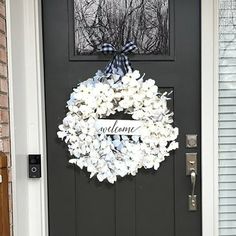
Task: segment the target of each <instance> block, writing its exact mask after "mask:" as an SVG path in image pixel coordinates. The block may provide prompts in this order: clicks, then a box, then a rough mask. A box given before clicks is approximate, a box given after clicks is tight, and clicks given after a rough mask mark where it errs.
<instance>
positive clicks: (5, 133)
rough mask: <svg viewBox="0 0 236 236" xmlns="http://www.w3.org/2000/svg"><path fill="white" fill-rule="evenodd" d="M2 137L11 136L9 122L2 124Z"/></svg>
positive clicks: (0, 134) (0, 129) (0, 131)
mask: <svg viewBox="0 0 236 236" xmlns="http://www.w3.org/2000/svg"><path fill="white" fill-rule="evenodd" d="M0 137H1V138H3V137H9V125H8V124H1V125H0Z"/></svg>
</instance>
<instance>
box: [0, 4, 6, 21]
mask: <svg viewBox="0 0 236 236" xmlns="http://www.w3.org/2000/svg"><path fill="white" fill-rule="evenodd" d="M0 15H1V16H3V17H5V15H6V10H5V4H4V3H2V2H0Z"/></svg>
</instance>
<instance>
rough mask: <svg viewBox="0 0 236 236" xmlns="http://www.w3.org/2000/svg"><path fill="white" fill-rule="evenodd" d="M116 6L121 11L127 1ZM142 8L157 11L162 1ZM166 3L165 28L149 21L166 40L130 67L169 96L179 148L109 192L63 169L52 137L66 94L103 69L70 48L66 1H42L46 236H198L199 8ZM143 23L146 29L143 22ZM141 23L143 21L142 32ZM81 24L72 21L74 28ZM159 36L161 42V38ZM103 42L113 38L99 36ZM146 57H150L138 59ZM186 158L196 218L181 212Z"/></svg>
mask: <svg viewBox="0 0 236 236" xmlns="http://www.w3.org/2000/svg"><path fill="white" fill-rule="evenodd" d="M114 1H116V2H118V3H119V1H118V0H114ZM127 1H128V0H127ZM76 2H77V3H78V2H80V1H78V0H77V1H76ZM81 2H85V3H86V2H93V1H85V0H81ZM97 2H99V1H97ZM100 2H104V1H100ZM107 2H112V1H111V0H107ZM121 2H122V3H123V4H124V3H127V2H126V0H122V1H120V3H121ZM128 2H132V1H131V0H129V1H128ZM143 2H149V4H151V6H152V4H153V6H156V5H155V4H156V3H157V2H161V0H159V1H158V0H157V1H156V0H153V1H143ZM167 3H168V4H169V5H168V7H169V8H168V10H166V9H164V10H165V13H167V14H168V15H169V18H168V19H169V20H168V21H166V22H165V19H166V18H165V17H164V18H163V19H161V18H158V17H161V16H159V15H158V17H157V16H152V17H153V18H151V19H155V17H156V18H158V19H157V20H160V21H161V22H162V23H163V22H164V23H163V25H162V26H163V27H164V28H160V30H161V29H165V24H168V27H167V28H168V30H169V31H168V33H163V32H162V35H161V37H162V38H161V39H154V41H155V40H159V41H158V42H160V43H162V46H160V45H159V44H158V45H157V46H156V47H155V48H154V49H152V48H149V49H145V45H144V47H143V48H142V51H140V54H139V55H136V56H132V57H131V59H132V66H133V67H134V68H136V69H138V70H140V71H141V72H144V73H145V74H146V78H150V77H151V78H153V79H156V83H157V85H158V86H159V87H160V88H163V89H164V90H173V94H172V97H173V100H172V102H171V104H170V106H172V107H173V109H174V112H175V117H174V120H175V126H177V127H179V131H180V135H179V137H178V141H179V146H180V148H179V149H178V150H177V151H175V152H174V153H173V154H172V156H171V157H168V158H166V160H165V161H164V162H163V163H162V164H161V167H160V168H159V170H158V171H154V170H144V169H143V170H140V171H139V173H138V174H137V176H136V177H132V176H128V177H124V178H122V179H120V180H118V181H117V183H116V184H114V185H112V184H109V183H104V182H102V183H99V182H98V181H97V179H96V178H93V179H89V175H88V173H87V172H86V171H85V170H80V169H79V168H78V167H73V166H71V165H69V164H68V156H69V155H68V152H67V148H66V146H65V145H64V144H63V143H62V142H60V140H58V138H57V135H56V133H57V130H58V125H59V124H60V123H61V120H62V119H63V117H64V116H65V112H66V109H65V105H66V101H67V100H68V98H69V94H70V93H71V91H72V88H73V87H75V86H76V85H77V84H78V82H79V81H83V80H85V79H87V78H89V77H90V76H93V75H94V73H95V72H96V71H97V70H98V69H102V68H104V67H105V65H106V64H107V61H104V57H103V56H97V55H95V54H96V53H95V54H93V53H92V52H90V53H91V54H92V55H90V54H89V53H87V54H86V52H85V51H86V50H85V49H86V47H85V48H84V49H83V50H85V51H84V53H83V50H82V49H81V45H79V46H78V48H77V49H76V48H75V47H76V45H75V43H77V44H78V43H80V40H83V38H80V37H78V35H79V36H80V33H81V32H80V31H79V33H78V34H77V38H76V39H74V36H75V34H74V32H73V27H72V26H74V25H73V24H74V23H73V1H72V0H61V1H58V0H43V38H44V40H43V43H44V70H45V98H46V126H47V160H48V162H47V163H48V204H49V232H50V236H65V235H68V236H189V235H191V236H200V235H201V188H200V184H201V183H200V181H201V173H200V169H201V168H200V167H201V166H200V165H201V163H200V160H201V147H200V143H201V133H200V130H201V129H200V128H201V127H200V125H201V122H200V117H201V113H200V111H201V107H200V105H201V90H200V86H201V77H200V0H175V1H174V0H170V1H169V2H168V1H167ZM118 5H119V4H118ZM148 9H149V8H148ZM77 13H78V14H79V13H81V12H80V11H79V12H77ZM162 13H163V12H162ZM141 16H142V15H140V18H141ZM143 16H144V15H143ZM145 16H146V17H147V16H148V14H145ZM78 17H80V15H79V16H78ZM162 17H163V16H162ZM145 19H146V20H147V21H149V23H150V22H152V20H150V18H145ZM145 19H144V20H143V18H142V24H144V23H145ZM135 20H137V18H136V19H135ZM81 22H82V21H81V19H79V21H77V24H80V23H81ZM153 22H155V21H153ZM81 25H82V23H81ZM145 25H146V24H145ZM82 26H83V25H82ZM76 29H77V30H78V29H80V28H76ZM80 30H81V29H80ZM153 30H155V29H153ZM160 30H159V31H158V32H160ZM153 32H154V31H153ZM93 33H94V32H93ZM133 33H135V32H133ZM111 34H114V32H113V33H111ZM151 34H152V32H149V33H147V35H149V36H150V35H151ZM166 35H167V36H168V39H165V38H163V37H164V36H166ZM105 38H106V40H107V39H109V38H112V37H111V36H110V37H109V35H108V36H107V35H106V37H105ZM135 40H137V42H138V43H140V45H141V46H140V47H142V45H143V44H145V41H144V42H139V40H140V38H139V37H137V38H136V39H135ZM150 43H152V39H150ZM166 45H167V47H166ZM92 46H94V45H92ZM93 49H94V48H93ZM93 49H91V48H90V49H89V50H93ZM145 50H149V51H147V53H145ZM88 54H89V55H88ZM186 134H197V135H198V146H197V147H196V148H193V149H189V148H187V147H186ZM188 152H195V153H197V157H198V170H199V171H198V175H197V186H196V194H197V204H198V210H197V211H194V212H190V211H189V210H188V195H189V194H190V193H191V183H190V177H189V176H186V172H185V154H186V153H188Z"/></svg>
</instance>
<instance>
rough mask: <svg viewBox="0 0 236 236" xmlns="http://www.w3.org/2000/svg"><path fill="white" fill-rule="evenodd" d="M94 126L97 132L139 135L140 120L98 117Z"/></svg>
mask: <svg viewBox="0 0 236 236" xmlns="http://www.w3.org/2000/svg"><path fill="white" fill-rule="evenodd" d="M95 126H96V129H97V131H98V133H99V134H102V133H104V134H111V135H115V134H117V135H141V133H140V132H141V127H142V122H141V121H137V120H106V119H99V120H97V121H96V124H95Z"/></svg>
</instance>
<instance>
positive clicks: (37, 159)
mask: <svg viewBox="0 0 236 236" xmlns="http://www.w3.org/2000/svg"><path fill="white" fill-rule="evenodd" d="M40 177H41V155H39V154H30V155H29V178H40Z"/></svg>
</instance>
